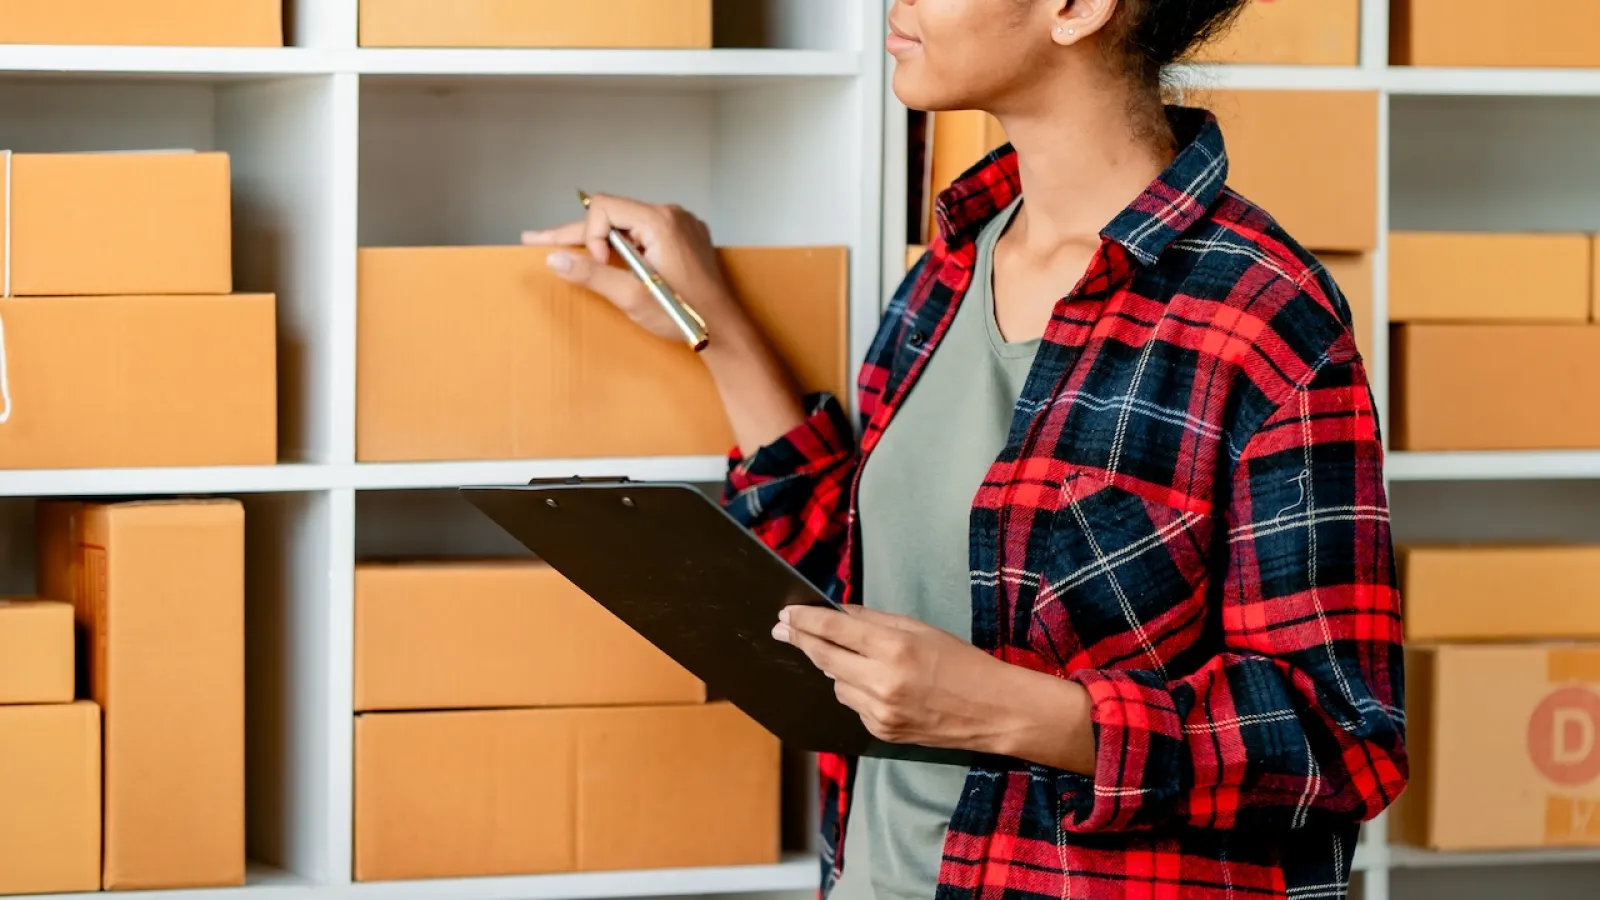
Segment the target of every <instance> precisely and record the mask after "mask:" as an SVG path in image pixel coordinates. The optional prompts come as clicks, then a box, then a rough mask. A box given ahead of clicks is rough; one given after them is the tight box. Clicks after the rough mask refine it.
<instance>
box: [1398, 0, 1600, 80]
mask: <svg viewBox="0 0 1600 900" xmlns="http://www.w3.org/2000/svg"><path fill="white" fill-rule="evenodd" d="M1505 9H1506V7H1504V6H1502V5H1500V4H1499V3H1497V2H1495V0H1389V62H1390V63H1391V64H1392V65H1397V66H1406V65H1410V66H1469V67H1471V66H1512V67H1538V66H1551V67H1578V68H1592V67H1595V66H1600V5H1597V4H1595V3H1594V0H1519V2H1518V3H1517V5H1516V10H1517V19H1516V21H1515V22H1506V21H1503V20H1502V19H1500V17H1501V16H1502V15H1503V13H1504V11H1505Z"/></svg>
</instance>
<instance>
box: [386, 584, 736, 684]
mask: <svg viewBox="0 0 1600 900" xmlns="http://www.w3.org/2000/svg"><path fill="white" fill-rule="evenodd" d="M355 578H356V626H355V629H356V641H355V647H356V673H355V706H356V711H357V712H366V711H373V710H400V709H496V708H507V707H535V706H611V705H646V704H664V703H703V702H704V701H705V699H706V691H705V685H703V684H701V683H700V681H699V680H697V679H696V678H695V677H694V676H693V675H690V674H689V672H688V671H686V670H685V669H684V668H683V667H682V666H680V665H678V664H677V663H675V662H673V661H672V659H671V658H670V657H668V656H667V655H666V654H665V653H662V652H661V651H660V650H657V649H656V648H655V647H654V646H652V645H651V644H650V642H649V641H646V640H645V639H644V638H642V637H640V636H639V635H638V634H636V633H635V632H634V631H633V630H632V629H630V628H629V627H628V626H627V625H625V624H623V623H622V621H621V620H620V619H618V618H617V617H616V616H614V615H612V614H611V613H610V612H608V611H607V610H606V608H605V607H603V606H601V605H600V604H598V603H596V602H594V601H593V600H591V599H589V597H588V596H587V595H586V594H584V593H583V592H582V591H581V590H579V589H578V588H577V587H576V586H575V585H573V583H572V582H570V581H568V580H567V579H566V578H564V577H562V575H561V573H559V572H557V571H555V570H554V569H552V568H550V567H549V566H546V565H543V564H540V563H529V562H453V563H452V562H447V563H400V564H388V563H368V564H363V565H358V566H357V567H356V576H355Z"/></svg>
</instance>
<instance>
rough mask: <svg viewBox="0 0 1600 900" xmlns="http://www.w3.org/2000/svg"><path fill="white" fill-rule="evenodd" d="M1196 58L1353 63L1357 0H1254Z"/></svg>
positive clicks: (1357, 43) (1356, 58)
mask: <svg viewBox="0 0 1600 900" xmlns="http://www.w3.org/2000/svg"><path fill="white" fill-rule="evenodd" d="M1196 60H1197V61H1199V62H1222V63H1258V64H1264V65H1279V66H1281V65H1307V66H1354V65H1359V64H1360V62H1361V0H1289V2H1281V0H1254V2H1252V3H1250V5H1249V6H1247V7H1245V10H1244V12H1242V13H1240V14H1239V18H1238V20H1237V21H1235V23H1234V25H1233V27H1232V28H1231V29H1229V30H1228V31H1227V32H1225V33H1224V34H1223V35H1222V37H1221V38H1219V39H1218V40H1217V41H1216V42H1215V43H1212V44H1210V45H1208V46H1206V47H1202V48H1201V50H1200V52H1199V53H1198V54H1197V55H1196Z"/></svg>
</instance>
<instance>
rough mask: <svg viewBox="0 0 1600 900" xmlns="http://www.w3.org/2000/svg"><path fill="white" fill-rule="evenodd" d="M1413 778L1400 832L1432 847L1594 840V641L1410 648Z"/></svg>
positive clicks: (1597, 732) (1598, 694)
mask: <svg viewBox="0 0 1600 900" xmlns="http://www.w3.org/2000/svg"><path fill="white" fill-rule="evenodd" d="M1406 680H1407V685H1406V717H1407V722H1408V728H1407V743H1408V744H1409V748H1410V755H1411V764H1412V767H1411V783H1410V786H1409V787H1408V788H1407V789H1406V792H1405V793H1404V794H1402V795H1401V797H1400V802H1399V803H1398V804H1397V805H1396V807H1395V820H1394V821H1395V824H1394V826H1393V827H1394V831H1392V832H1391V834H1394V835H1395V836H1396V837H1397V838H1398V839H1399V840H1400V841H1402V842H1404V843H1408V844H1416V845H1420V846H1424V847H1429V848H1432V849H1436V850H1501V849H1516V848H1526V847H1546V846H1576V845H1589V846H1593V845H1600V815H1597V814H1596V812H1597V809H1596V807H1597V806H1600V740H1597V738H1600V646H1595V645H1587V646H1570V645H1569V646H1527V645H1524V646H1507V647H1488V646H1484V647H1472V646H1440V647H1431V648H1413V649H1410V650H1408V651H1407V653H1406Z"/></svg>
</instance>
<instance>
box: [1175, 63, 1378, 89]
mask: <svg viewBox="0 0 1600 900" xmlns="http://www.w3.org/2000/svg"><path fill="white" fill-rule="evenodd" d="M1381 80H1382V77H1381V73H1379V72H1376V71H1374V70H1371V69H1363V68H1358V67H1356V66H1246V65H1217V64H1214V63H1213V64H1201V65H1185V66H1178V67H1176V68H1174V69H1173V72H1172V83H1173V84H1174V85H1179V86H1182V87H1184V88H1188V89H1194V90H1202V91H1203V90H1256V89H1260V90H1305V91H1317V90H1321V91H1328V90H1343V91H1371V90H1377V89H1378V87H1379V86H1380V82H1381Z"/></svg>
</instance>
